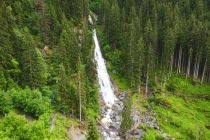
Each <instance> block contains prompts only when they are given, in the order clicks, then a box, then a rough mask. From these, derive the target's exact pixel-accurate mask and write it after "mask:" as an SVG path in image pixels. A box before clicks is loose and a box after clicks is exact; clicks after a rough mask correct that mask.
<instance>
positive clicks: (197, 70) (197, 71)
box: [195, 61, 200, 79]
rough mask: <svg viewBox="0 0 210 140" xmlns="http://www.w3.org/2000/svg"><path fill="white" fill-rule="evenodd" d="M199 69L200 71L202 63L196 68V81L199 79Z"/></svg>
mask: <svg viewBox="0 0 210 140" xmlns="http://www.w3.org/2000/svg"><path fill="white" fill-rule="evenodd" d="M199 69H200V61H199V62H198V64H197V68H196V76H195V78H196V79H198V74H199Z"/></svg>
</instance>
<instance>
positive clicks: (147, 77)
mask: <svg viewBox="0 0 210 140" xmlns="http://www.w3.org/2000/svg"><path fill="white" fill-rule="evenodd" d="M148 81H149V63H148V64H147V76H146V87H145V93H146V98H147V96H148Z"/></svg>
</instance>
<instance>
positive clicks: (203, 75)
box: [201, 58, 207, 84]
mask: <svg viewBox="0 0 210 140" xmlns="http://www.w3.org/2000/svg"><path fill="white" fill-rule="evenodd" d="M206 62H207V58H206V61H205V64H204V68H203V74H202V78H201V84H203V80H204V77H205V72H206Z"/></svg>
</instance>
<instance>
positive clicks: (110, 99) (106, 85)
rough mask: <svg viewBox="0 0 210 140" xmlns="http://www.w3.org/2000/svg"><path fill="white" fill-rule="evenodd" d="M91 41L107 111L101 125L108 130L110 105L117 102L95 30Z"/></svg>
mask: <svg viewBox="0 0 210 140" xmlns="http://www.w3.org/2000/svg"><path fill="white" fill-rule="evenodd" d="M89 21H90V23H92V19H91V17H90V16H89ZM93 39H94V43H95V54H94V58H95V62H96V68H97V73H98V83H99V86H100V93H101V96H102V98H103V100H104V102H105V103H106V106H107V107H108V109H107V110H106V116H105V117H104V118H102V120H101V121H102V123H103V124H104V126H105V127H106V128H107V129H108V128H109V125H110V124H111V123H112V120H111V118H110V113H111V112H112V105H113V104H114V103H115V101H116V100H118V99H117V98H116V96H115V94H114V91H113V89H112V83H111V80H110V77H109V74H108V72H107V68H106V64H105V61H104V58H103V56H102V53H101V50H100V46H99V42H98V38H97V35H96V30H95V29H94V30H93ZM103 135H104V137H105V140H116V139H119V137H117V136H116V134H115V133H114V132H109V133H107V132H105V131H104V132H103Z"/></svg>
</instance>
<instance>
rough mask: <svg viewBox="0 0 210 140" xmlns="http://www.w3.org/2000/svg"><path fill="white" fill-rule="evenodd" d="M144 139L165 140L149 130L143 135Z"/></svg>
mask: <svg viewBox="0 0 210 140" xmlns="http://www.w3.org/2000/svg"><path fill="white" fill-rule="evenodd" d="M142 139H144V140H164V137H163V136H161V134H159V133H158V132H157V131H155V130H152V129H148V130H147V131H146V133H144V134H143V136H142Z"/></svg>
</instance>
